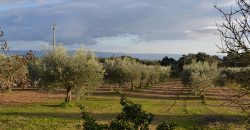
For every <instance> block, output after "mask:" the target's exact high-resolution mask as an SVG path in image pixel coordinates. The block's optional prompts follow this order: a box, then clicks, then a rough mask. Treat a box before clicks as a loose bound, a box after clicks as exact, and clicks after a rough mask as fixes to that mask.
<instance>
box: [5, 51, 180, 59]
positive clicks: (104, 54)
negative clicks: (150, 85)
mask: <svg viewBox="0 0 250 130" xmlns="http://www.w3.org/2000/svg"><path fill="white" fill-rule="evenodd" d="M27 52H28V51H27V50H10V51H5V52H4V53H5V54H6V55H25V54H26V53H27ZM34 52H35V53H34V54H35V56H36V57H42V56H43V55H44V54H45V52H44V51H34ZM69 52H70V53H72V52H74V51H69ZM1 53H3V52H1ZM94 53H95V54H96V56H97V57H102V58H107V57H113V56H115V57H120V56H131V57H134V58H138V59H142V60H161V59H162V58H163V57H165V56H168V57H170V58H174V59H176V60H178V59H179V58H180V57H181V56H182V54H150V53H117V52H94Z"/></svg>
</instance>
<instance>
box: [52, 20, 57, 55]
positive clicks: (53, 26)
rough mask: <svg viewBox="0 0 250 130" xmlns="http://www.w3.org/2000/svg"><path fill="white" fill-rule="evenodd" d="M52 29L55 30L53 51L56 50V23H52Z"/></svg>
mask: <svg viewBox="0 0 250 130" xmlns="http://www.w3.org/2000/svg"><path fill="white" fill-rule="evenodd" d="M52 31H53V52H54V51H55V46H56V24H55V23H54V24H53V25H52Z"/></svg>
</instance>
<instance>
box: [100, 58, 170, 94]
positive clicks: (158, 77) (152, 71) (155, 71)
mask: <svg viewBox="0 0 250 130" xmlns="http://www.w3.org/2000/svg"><path fill="white" fill-rule="evenodd" d="M104 68H105V71H106V75H105V76H104V77H105V81H106V82H107V83H109V84H116V85H117V86H118V89H120V87H121V86H122V85H125V84H128V83H130V84H131V90H134V88H135V86H136V85H137V86H139V87H140V88H142V87H144V86H149V85H154V84H156V83H159V82H164V81H166V79H167V78H169V76H170V74H171V67H169V66H168V67H162V66H152V65H150V66H147V65H143V64H141V63H139V62H137V61H135V60H134V59H131V58H127V57H125V58H112V59H106V60H105V61H104Z"/></svg>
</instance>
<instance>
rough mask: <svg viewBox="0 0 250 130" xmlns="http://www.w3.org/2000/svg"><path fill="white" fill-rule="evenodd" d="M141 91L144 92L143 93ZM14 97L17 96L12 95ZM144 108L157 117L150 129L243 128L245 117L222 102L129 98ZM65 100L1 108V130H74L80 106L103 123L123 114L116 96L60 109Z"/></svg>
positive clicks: (190, 97) (78, 122)
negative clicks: (167, 125) (165, 126)
mask: <svg viewBox="0 0 250 130" xmlns="http://www.w3.org/2000/svg"><path fill="white" fill-rule="evenodd" d="M140 91H142V90H140ZM13 94H14V93H13ZM129 99H130V100H132V101H133V102H135V103H140V104H142V105H143V109H144V110H146V111H148V112H151V113H153V114H154V115H155V117H154V121H153V122H152V125H151V126H150V128H151V129H154V128H155V127H156V125H158V124H159V123H161V122H162V121H164V120H167V121H168V122H175V123H176V124H178V127H177V129H201V128H212V129H236V128H237V129H243V128H244V125H243V121H244V114H241V111H240V110H239V109H237V108H235V107H232V106H230V105H228V106H221V105H220V104H222V103H223V102H224V101H223V100H208V101H207V104H203V103H201V100H200V99H199V98H197V97H195V96H194V95H188V94H183V95H181V94H179V95H178V96H177V98H175V99H174V98H169V99H168V98H167V99H163V98H151V99H150V98H140V97H133V98H129ZM62 102H63V99H60V100H59V99H57V100H49V101H47V102H45V103H28V104H9V105H0V129H1V130H2V129H3V130H26V129H28V130H40V129H41V130H43V129H44V130H74V129H80V128H79V125H81V123H82V120H81V114H80V112H81V111H80V109H79V108H78V106H77V105H79V104H83V105H84V106H85V109H86V111H88V112H91V113H92V114H93V116H94V117H95V118H96V119H97V120H98V121H99V122H101V123H106V122H109V121H111V120H112V119H114V118H115V117H116V115H117V114H118V113H119V112H120V111H121V106H120V103H119V102H120V97H119V96H118V95H117V94H110V95H99V96H98V95H95V96H88V97H85V98H84V99H83V100H81V101H73V102H72V104H73V105H72V106H71V107H65V108H63V107H61V103H62Z"/></svg>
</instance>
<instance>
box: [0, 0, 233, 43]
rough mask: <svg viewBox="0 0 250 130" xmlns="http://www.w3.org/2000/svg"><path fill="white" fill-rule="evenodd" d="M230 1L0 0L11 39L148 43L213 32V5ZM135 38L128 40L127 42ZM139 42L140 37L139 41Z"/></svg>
mask: <svg viewBox="0 0 250 130" xmlns="http://www.w3.org/2000/svg"><path fill="white" fill-rule="evenodd" d="M232 1H233V0H199V1H197V0H181V1H180V0H179V1H178V0H157V1H155V0H91V1H90V0H0V3H1V5H2V6H1V5H0V13H1V14H2V15H1V16H0V25H1V27H2V29H3V30H4V31H5V32H6V34H7V35H6V38H7V39H8V40H12V41H20V40H22V41H45V42H47V43H49V42H51V40H52V37H51V36H52V34H51V24H52V23H53V22H56V23H57V27H58V28H57V31H56V34H57V35H56V36H57V37H56V38H57V42H60V43H64V44H65V45H70V44H86V45H96V44H98V42H100V41H98V39H102V38H111V39H113V40H115V41H117V40H116V39H117V38H118V39H119V38H121V36H124V35H127V34H129V35H131V36H134V37H136V38H135V39H137V40H138V39H143V40H145V41H148V42H153V41H158V40H163V41H164V40H168V41H171V40H190V39H192V40H195V39H202V38H205V37H210V36H211V35H214V33H215V30H214V28H209V27H214V25H215V21H216V20H217V19H220V15H219V13H218V11H217V10H216V9H214V8H213V5H215V4H218V5H223V6H228V5H229V4H231V3H232ZM135 39H130V40H131V42H133V40H135ZM137 42H138V41H137Z"/></svg>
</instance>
